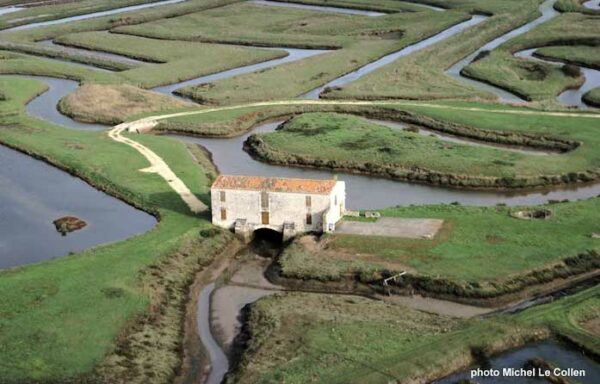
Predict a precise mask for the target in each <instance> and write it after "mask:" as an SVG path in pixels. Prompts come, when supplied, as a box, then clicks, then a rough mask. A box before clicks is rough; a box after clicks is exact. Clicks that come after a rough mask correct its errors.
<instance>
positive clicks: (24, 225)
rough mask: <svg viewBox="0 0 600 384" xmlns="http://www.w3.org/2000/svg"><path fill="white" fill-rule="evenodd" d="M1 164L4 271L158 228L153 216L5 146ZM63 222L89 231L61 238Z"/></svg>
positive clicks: (0, 243)
mask: <svg viewBox="0 0 600 384" xmlns="http://www.w3.org/2000/svg"><path fill="white" fill-rule="evenodd" d="M0 164H1V166H0V268H7V267H13V266H17V265H23V264H29V263H34V262H37V261H41V260H46V259H50V258H53V257H57V256H63V255H66V254H68V253H69V252H78V251H82V250H84V249H87V248H90V247H93V246H96V245H99V244H103V243H109V242H114V241H118V240H123V239H126V238H129V237H131V236H134V235H136V234H139V233H142V232H146V231H148V230H150V229H152V227H154V225H155V224H156V220H155V219H154V217H152V216H151V215H148V214H147V213H145V212H142V211H140V210H137V209H135V208H133V207H131V206H129V205H127V204H125V203H123V202H121V201H120V200H118V199H115V198H113V197H110V196H108V195H106V194H104V193H102V192H100V191H98V190H96V189H94V188H92V187H91V186H89V185H88V184H86V183H85V182H83V181H81V180H79V179H77V178H75V177H72V176H70V175H69V174H67V173H65V172H62V171H60V170H58V169H56V168H54V167H52V166H49V165H47V164H45V163H44V162H42V161H38V160H35V159H33V158H31V157H29V156H26V155H23V154H21V153H19V152H16V151H13V150H11V149H8V148H6V147H3V146H0ZM63 216H76V217H78V218H80V219H82V220H84V221H86V222H87V224H88V225H87V227H86V228H84V229H82V230H79V231H76V232H72V233H70V234H68V235H67V236H61V235H60V234H59V233H58V232H57V231H56V229H55V228H54V225H53V224H52V221H54V220H55V219H58V218H60V217H63Z"/></svg>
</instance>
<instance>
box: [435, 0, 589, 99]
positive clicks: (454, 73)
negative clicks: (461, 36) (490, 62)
mask: <svg viewBox="0 0 600 384" xmlns="http://www.w3.org/2000/svg"><path fill="white" fill-rule="evenodd" d="M555 2H556V0H546V1H545V2H544V3H542V4H541V5H540V8H539V10H540V12H541V14H542V15H541V16H540V17H538V18H537V19H535V20H534V21H532V22H530V23H527V24H525V25H523V26H521V27H519V28H516V29H514V30H512V31H510V32H508V33H507V34H504V35H502V36H500V37H498V38H496V39H494V40H492V41H490V42H489V43H487V44H485V45H484V46H482V47H481V48H479V49H478V50H476V51H475V52H473V53H472V54H470V55H469V56H467V57H465V58H464V59H462V60H461V61H459V62H457V63H456V64H454V65H453V66H452V67H450V68H449V69H448V70H447V71H446V73H447V74H448V75H450V76H451V77H453V78H455V79H457V80H459V81H461V82H463V83H465V84H468V85H470V86H472V87H475V88H477V89H480V90H482V91H486V92H490V93H493V94H495V95H496V96H497V97H498V99H499V100H500V101H502V102H512V103H519V102H523V101H524V100H523V99H522V98H521V97H519V96H518V95H515V94H513V93H511V92H509V91H507V90H505V89H502V88H500V87H497V86H494V85H491V84H487V83H484V82H482V81H479V80H475V79H470V78H468V77H465V76H463V75H462V74H461V71H462V70H463V69H464V68H465V67H466V66H468V65H469V64H470V63H471V62H472V61H473V60H474V59H475V58H476V57H477V56H478V55H480V54H481V53H482V52H484V51H492V50H494V49H496V48H498V47H499V46H500V45H502V44H504V43H505V42H507V41H509V40H510V39H513V38H515V37H517V36H521V35H523V34H525V33H527V32H529V31H530V30H532V29H533V28H535V27H537V26H538V25H540V24H542V23H545V22H547V21H549V20H552V19H553V18H555V17H557V16H559V15H560V13H559V12H558V11H556V10H555V9H554V3H555ZM535 51H536V48H534V49H527V50H523V51H520V52H516V53H515V56H516V57H520V58H524V59H529V60H537V61H540V62H544V63H549V64H553V65H558V64H557V63H556V62H552V61H549V60H544V59H540V58H536V57H535V56H534V53H535ZM581 72H582V74H583V76H584V78H585V81H584V84H583V85H582V86H581V87H578V88H577V89H569V90H566V91H564V92H562V93H561V94H560V95H558V97H557V101H558V102H559V103H560V104H561V105H563V106H567V107H578V108H581V109H585V108H587V107H588V106H587V105H586V104H585V103H584V102H583V100H582V97H583V95H584V94H585V93H586V92H588V91H589V90H591V89H594V88H596V87H600V71H598V70H595V69H592V68H585V67H581Z"/></svg>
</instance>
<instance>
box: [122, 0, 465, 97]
mask: <svg viewBox="0 0 600 384" xmlns="http://www.w3.org/2000/svg"><path fill="white" fill-rule="evenodd" d="M263 16H264V7H258V6H252V5H249V4H239V5H233V6H228V7H223V8H220V9H215V10H211V11H207V12H201V13H197V14H194V15H188V16H184V17H180V18H173V19H169V20H162V21H159V22H153V23H146V24H142V25H138V26H132V27H124V28H117V29H116V30H115V31H116V32H120V33H128V34H136V35H143V36H148V37H156V38H165V39H180V40H202V41H206V40H209V41H223V40H227V41H229V42H235V43H247V44H263V45H276V46H280V45H286V46H290V45H300V46H309V47H315V46H330V45H333V46H336V47H342V49H338V50H336V51H334V52H330V53H327V54H323V55H319V56H316V57H312V58H310V59H306V60H302V61H298V62H294V63H289V64H285V65H281V66H278V67H276V68H273V69H269V70H264V71H259V72H257V73H252V74H247V75H241V76H236V77H234V78H230V79H224V80H221V81H217V82H214V83H211V84H210V86H205V87H200V86H198V87H192V88H188V89H184V90H183V91H182V93H183V94H184V95H186V96H189V97H192V98H194V99H195V100H197V101H206V102H226V103H236V102H244V101H249V100H258V99H277V98H285V97H288V98H289V97H295V96H297V95H299V94H302V93H304V92H308V91H310V90H311V89H314V88H316V87H318V86H320V85H322V84H324V83H326V82H328V81H330V80H332V79H334V78H336V77H339V76H341V75H343V74H345V73H347V72H350V71H352V70H354V69H356V68H358V67H360V66H363V65H365V64H367V63H368V62H371V61H374V60H376V59H377V58H379V57H381V56H383V55H385V54H388V53H390V52H393V51H396V50H399V49H401V48H402V47H405V46H406V45H409V44H411V43H414V42H416V41H419V40H422V39H424V38H425V37H427V36H430V35H433V34H435V33H437V32H439V31H441V30H443V29H445V28H448V27H449V26H451V25H453V24H456V23H458V22H460V21H463V20H465V19H466V18H467V17H468V15H466V14H465V13H463V12H433V11H424V12H408V13H402V12H401V13H396V14H390V15H386V16H383V17H364V16H348V15H337V14H326V13H322V12H312V11H305V10H298V9H294V10H292V9H283V8H276V7H273V8H270V9H269V21H267V22H265V20H264V17H263ZM199 25H200V27H198V26H199ZM202 25H204V26H205V27H202ZM256 84H260V85H261V90H262V91H261V92H260V93H257V92H255V89H256Z"/></svg>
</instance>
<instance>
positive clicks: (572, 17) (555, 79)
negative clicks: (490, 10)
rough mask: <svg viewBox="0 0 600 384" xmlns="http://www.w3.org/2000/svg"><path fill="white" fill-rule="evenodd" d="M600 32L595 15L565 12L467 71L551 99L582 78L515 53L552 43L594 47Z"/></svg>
mask: <svg viewBox="0 0 600 384" xmlns="http://www.w3.org/2000/svg"><path fill="white" fill-rule="evenodd" d="M599 34H600V23H598V19H597V18H596V17H593V16H586V15H581V14H576V13H569V14H564V15H561V16H558V17H556V18H554V19H553V20H550V21H548V22H547V23H544V24H542V25H540V26H538V27H537V28H535V29H533V30H531V31H530V32H528V33H526V34H524V35H522V36H519V37H517V38H515V39H512V40H510V41H508V42H507V43H505V44H503V45H501V46H500V47H498V48H497V49H496V50H494V51H493V52H491V53H490V54H489V55H488V56H486V57H484V58H482V59H481V60H478V61H476V62H474V63H472V64H471V65H469V66H468V67H466V68H465V69H464V73H465V74H466V75H467V76H469V77H472V78H475V79H479V80H483V81H486V82H489V83H492V84H495V85H498V86H500V87H502V88H505V89H507V90H509V91H511V92H514V93H516V94H519V95H521V96H522V97H524V98H526V99H528V100H552V99H554V97H555V96H556V95H558V94H559V93H560V92H561V91H563V90H565V89H567V88H572V87H576V86H578V85H580V84H581V83H582V79H581V78H578V77H577V76H576V75H575V76H573V75H571V74H569V73H566V72H565V71H564V70H563V69H562V68H561V67H560V66H555V65H551V64H545V63H540V62H535V61H531V60H527V59H520V58H516V57H514V56H513V54H514V53H515V52H518V51H520V50H523V49H528V48H536V47H544V46H552V45H575V46H577V45H592V46H595V45H598V44H600V39H599V38H598V36H599ZM581 54H585V53H583V52H582V53H581Z"/></svg>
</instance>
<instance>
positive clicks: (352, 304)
mask: <svg viewBox="0 0 600 384" xmlns="http://www.w3.org/2000/svg"><path fill="white" fill-rule="evenodd" d="M597 295H598V288H597V287H596V288H593V289H590V290H588V291H584V292H582V293H579V294H577V295H575V296H573V297H569V298H566V299H562V300H559V301H557V302H555V303H552V304H549V305H544V306H539V307H535V308H532V309H529V310H527V311H525V312H523V313H521V314H519V315H516V316H514V317H509V316H495V317H492V318H488V319H486V320H485V321H481V320H463V321H458V320H452V319H449V318H445V317H441V316H434V315H426V314H424V313H421V312H416V311H414V310H411V309H408V308H404V307H395V306H392V305H388V304H384V303H381V302H375V301H369V300H366V299H362V298H357V297H340V296H325V295H311V294H288V295H285V296H275V297H269V298H266V299H262V300H260V301H259V302H258V303H257V304H256V305H254V306H253V308H252V312H251V316H250V332H251V335H252V338H251V339H250V344H249V349H248V352H247V353H246V355H245V356H244V359H243V360H242V364H241V366H240V368H239V369H238V370H237V371H236V374H235V375H234V377H233V378H232V379H231V380H230V382H239V383H270V382H286V383H306V382H312V383H389V382H391V381H393V382H413V381H414V382H423V381H430V380H433V379H435V378H437V377H440V376H443V375H446V374H447V373H448V372H451V371H453V370H456V369H461V368H464V367H466V366H467V365H469V364H470V363H471V362H473V360H474V358H473V356H472V351H473V350H475V349H477V350H480V351H483V353H484V354H486V355H489V354H493V353H497V352H500V351H502V350H505V349H508V348H510V347H516V346H519V345H521V344H523V343H526V342H527V341H531V340H535V339H539V338H542V337H544V336H545V335H547V334H548V333H549V330H550V329H552V330H553V331H554V332H555V333H558V334H560V335H564V336H567V337H569V338H572V339H581V340H582V341H583V344H584V345H586V346H587V347H588V348H589V349H591V350H593V351H596V352H597V351H598V347H599V345H598V343H597V338H595V337H593V335H592V334H590V333H588V332H586V331H585V330H583V328H582V327H581V325H580V324H578V323H577V320H579V319H581V318H582V316H585V318H597V317H598V312H597V308H598V296H597ZM304 308H312V310H311V311H310V313H307V312H306V311H305V310H303V309H304ZM590 308H595V310H592V311H590Z"/></svg>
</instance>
